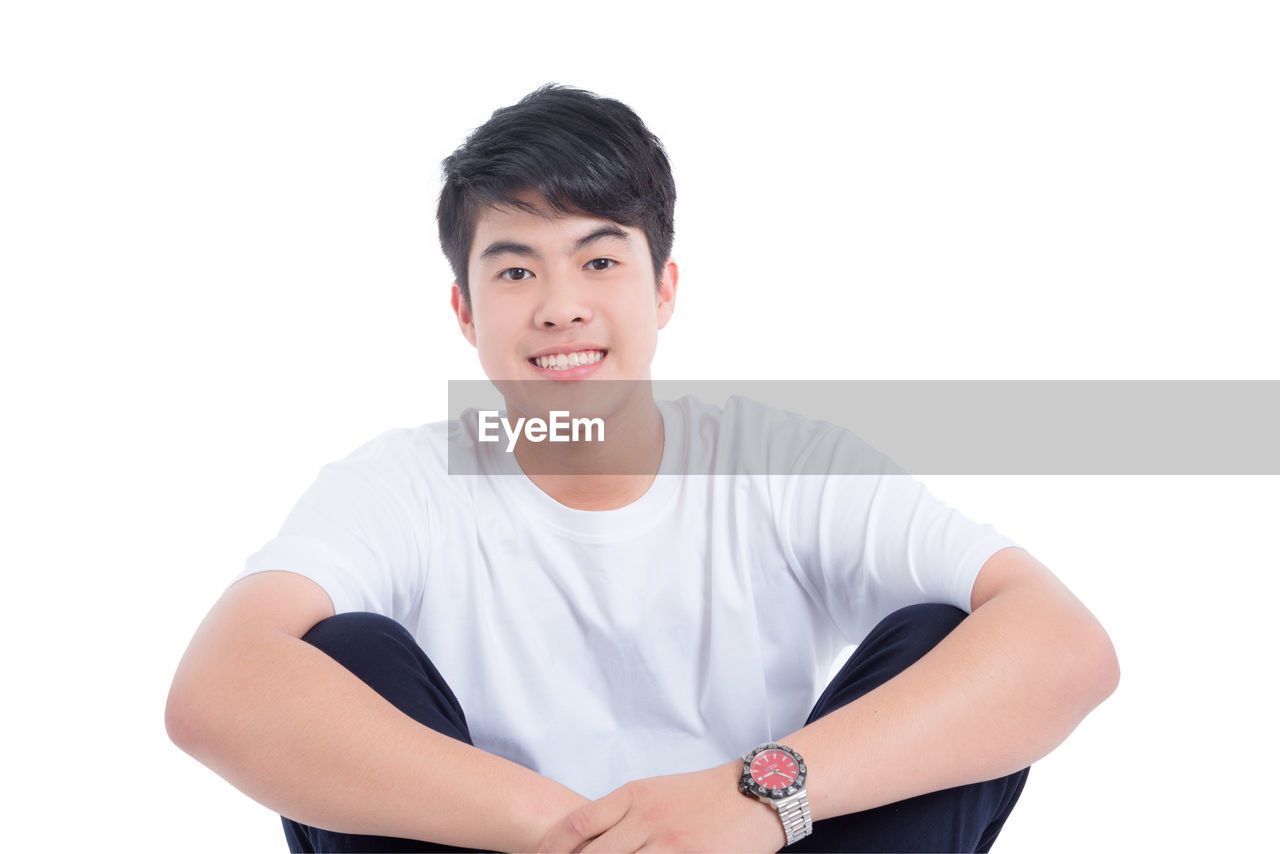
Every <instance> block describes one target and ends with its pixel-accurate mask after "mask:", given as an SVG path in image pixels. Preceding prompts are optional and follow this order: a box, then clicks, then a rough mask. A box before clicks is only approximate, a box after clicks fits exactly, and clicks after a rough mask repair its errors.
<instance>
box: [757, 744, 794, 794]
mask: <svg viewBox="0 0 1280 854" xmlns="http://www.w3.org/2000/svg"><path fill="white" fill-rule="evenodd" d="M799 776H800V768H799V767H798V766H797V765H796V761H795V760H794V759H792V758H791V754H789V753H787V752H786V751H785V750H777V749H775V748H770V749H768V750H765V751H763V752H762V753H760V755H758V756H757V757H756V758H755V759H753V760H751V779H752V780H755V782H756V784H757V785H759V786H763V787H764V788H766V789H785V788H787V786H792V785H795V782H796V780H797V779H798V778H799Z"/></svg>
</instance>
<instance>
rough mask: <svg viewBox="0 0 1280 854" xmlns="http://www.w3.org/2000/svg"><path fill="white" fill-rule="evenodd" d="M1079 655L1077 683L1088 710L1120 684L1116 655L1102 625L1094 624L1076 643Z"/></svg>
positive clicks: (1118, 663) (1109, 694) (1113, 691)
mask: <svg viewBox="0 0 1280 854" xmlns="http://www.w3.org/2000/svg"><path fill="white" fill-rule="evenodd" d="M1077 650H1078V651H1079V652H1080V653H1081V655H1080V659H1079V660H1080V669H1079V671H1078V677H1077V678H1078V682H1077V684H1078V686H1079V691H1080V696H1081V699H1082V700H1083V701H1084V704H1085V706H1086V710H1087V711H1088V710H1092V709H1094V708H1095V707H1096V706H1098V705H1099V704H1100V703H1102V701H1103V700H1105V699H1107V698H1108V697H1110V696H1111V695H1112V694H1114V693H1115V690H1116V688H1117V687H1119V685H1120V659H1119V657H1118V656H1117V655H1116V648H1115V646H1114V645H1113V644H1112V643H1111V638H1110V637H1109V636H1108V635H1107V633H1106V631H1105V630H1104V629H1103V628H1102V626H1096V627H1095V628H1094V629H1093V630H1092V631H1091V632H1089V633H1088V634H1087V635H1086V636H1085V637H1084V638H1082V640H1081V641H1080V643H1079V644H1078V646H1077Z"/></svg>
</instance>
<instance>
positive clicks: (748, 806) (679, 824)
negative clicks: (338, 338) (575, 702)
mask: <svg viewBox="0 0 1280 854" xmlns="http://www.w3.org/2000/svg"><path fill="white" fill-rule="evenodd" d="M741 773H742V763H741V762H740V761H736V760H735V761H733V762H729V763H726V764H724V765H718V766H716V767H715V768H709V769H707V770H705V771H695V772H693V773H690V774H674V775H671V776H668V777H650V778H648V779H645V780H636V781H634V782H631V783H627V784H626V785H625V786H622V787H621V788H619V789H615V790H614V791H613V792H611V793H609V794H608V795H605V796H604V797H603V798H601V799H600V800H598V801H592V802H591V803H589V804H586V805H585V806H583V807H580V808H579V809H576V810H574V811H573V812H571V813H569V814H568V815H567V816H565V817H564V818H563V819H561V820H560V821H559V822H557V823H556V824H555V825H554V826H553V827H552V828H551V830H550V831H548V832H547V835H546V836H545V837H543V839H542V844H541V846H540V847H539V849H538V850H539V851H555V852H567V851H609V852H614V851H761V852H774V851H777V850H778V849H780V848H781V847H782V846H783V845H784V844H785V843H786V836H785V835H784V834H783V832H782V822H781V821H779V819H778V813H777V812H776V811H775V810H774V809H773V808H772V807H770V806H769V805H768V804H764V803H761V802H760V801H758V800H756V799H755V798H749V797H747V796H746V795H743V794H742V793H741V792H739V791H738V778H739V776H740V775H741Z"/></svg>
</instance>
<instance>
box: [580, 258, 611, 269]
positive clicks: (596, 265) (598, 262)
mask: <svg viewBox="0 0 1280 854" xmlns="http://www.w3.org/2000/svg"><path fill="white" fill-rule="evenodd" d="M616 266H618V262H617V261H614V260H613V259H612V258H596V259H594V260H591V261H588V262H587V268H588V269H591V270H596V271H597V272H599V271H602V270H608V269H609V268H610V267H616Z"/></svg>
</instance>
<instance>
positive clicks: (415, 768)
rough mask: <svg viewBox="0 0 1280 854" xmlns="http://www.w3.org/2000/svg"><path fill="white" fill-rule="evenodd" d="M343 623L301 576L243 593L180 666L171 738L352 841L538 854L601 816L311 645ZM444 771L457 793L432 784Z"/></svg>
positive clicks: (268, 580)
mask: <svg viewBox="0 0 1280 854" xmlns="http://www.w3.org/2000/svg"><path fill="white" fill-rule="evenodd" d="M332 614H333V605H332V603H331V602H330V600H329V597H328V595H327V594H326V593H325V592H324V590H323V589H322V588H321V587H320V586H319V585H317V584H316V583H315V582H313V581H311V580H310V579H307V578H304V577H302V576H300V575H296V574H294V573H288V572H266V573H259V574H257V575H252V576H249V577H248V578H245V579H243V580H241V581H239V582H237V583H236V584H235V585H233V586H232V587H231V588H230V589H229V590H227V592H226V594H224V595H223V597H222V598H221V599H220V600H219V601H218V603H217V604H216V605H215V606H214V607H213V610H212V611H210V612H209V615H208V616H207V617H206V618H205V620H204V622H203V623H202V624H201V625H200V628H199V629H198V630H197V631H196V634H195V637H194V638H193V639H192V641H191V645H190V646H189V647H188V648H187V651H186V654H185V655H184V656H183V658H182V662H181V663H180V664H179V665H178V671H177V674H176V675H175V676H174V680H173V685H172V687H171V688H170V691H169V700H168V704H167V706H166V708H165V726H166V728H167V729H168V732H169V736H170V738H171V739H172V740H173V741H174V743H175V744H177V745H178V746H179V747H181V748H182V749H183V750H185V751H186V752H187V753H189V754H191V755H192V756H193V757H195V758H196V759H198V760H199V761H200V762H202V763H204V764H205V765H207V766H209V767H210V768H211V769H213V770H214V771H215V772H217V773H218V774H220V775H221V776H222V777H224V778H226V779H227V780H228V781H229V782H231V783H232V784H233V785H234V786H236V787H237V788H238V789H240V790H241V791H243V792H244V793H245V794H247V795H249V796H250V797H252V798H253V799H254V800H256V801H258V802H259V803H261V804H263V805H265V806H267V807H268V808H270V809H272V810H275V811H276V812H279V813H281V814H282V815H286V816H288V817H289V818H292V819H294V820H296V821H300V822H302V823H304V824H310V825H313V826H316V827H323V828H325V829H328V830H336V831H340V832H345V833H361V834H378V835H382V836H399V837H406V838H411V839H429V840H431V841H433V842H438V843H442V844H446V845H458V846H469V847H478V848H487V849H491V850H498V851H516V850H523V851H527V850H532V849H533V848H536V847H537V844H538V841H539V840H540V839H541V838H542V835H543V834H544V833H545V832H546V830H547V828H548V827H550V825H551V824H552V823H554V821H555V820H557V819H558V818H560V817H561V816H563V815H565V814H566V813H568V812H570V811H571V810H573V809H574V808H576V807H578V806H580V805H581V804H584V803H586V802H587V801H586V799H585V798H583V797H582V796H580V795H578V794H576V793H574V792H572V791H571V790H569V789H567V788H565V787H564V786H561V785H560V784H559V783H556V782H553V781H552V780H549V779H547V778H546V777H543V776H541V775H539V774H537V773H535V772H533V771H530V770H529V769H527V768H524V767H522V766H520V765H517V764H516V763H513V762H510V761H508V760H506V759H503V758H501V757H498V756H494V755H493V754H490V753H486V752H484V751H482V750H479V749H477V748H475V747H471V746H470V745H467V744H463V743H462V742H460V741H456V740H455V739H452V738H449V737H448V736H444V735H441V734H439V733H437V732H435V731H433V730H431V729H429V728H427V727H424V726H422V725H421V724H419V723H417V722H416V721H414V720H413V719H411V718H409V717H408V716H407V715H405V714H403V713H401V712H400V711H399V710H397V709H396V708H395V707H393V706H392V705H391V704H390V703H388V702H387V701H386V700H384V699H382V697H380V696H379V695H378V694H377V693H376V692H374V691H373V690H372V689H371V688H369V687H368V686H367V685H365V684H364V683H363V682H361V681H360V680H359V679H358V678H357V677H356V676H354V675H353V674H351V673H350V672H349V671H348V670H347V669H346V668H344V667H343V666H342V665H340V664H338V663H337V662H335V661H334V660H333V659H331V658H330V657H329V656H327V655H326V654H325V653H323V652H321V651H320V650H318V649H316V648H315V647H313V646H311V645H310V644H308V643H306V642H305V641H303V640H301V637H302V636H303V635H304V634H306V632H307V631H308V630H309V629H310V628H311V627H312V626H313V625H315V624H316V623H317V622H319V621H320V620H322V619H324V618H326V617H329V616H332ZM441 767H444V768H447V769H449V776H450V777H451V778H452V781H453V782H452V783H451V784H450V785H449V787H448V789H447V790H446V791H440V790H438V789H436V788H434V786H433V785H431V784H429V782H428V781H434V780H438V779H439V778H440V776H441V774H440V771H439V769H440V768H441Z"/></svg>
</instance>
